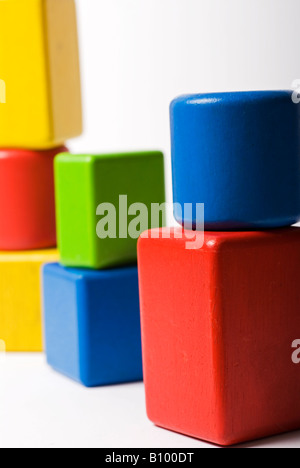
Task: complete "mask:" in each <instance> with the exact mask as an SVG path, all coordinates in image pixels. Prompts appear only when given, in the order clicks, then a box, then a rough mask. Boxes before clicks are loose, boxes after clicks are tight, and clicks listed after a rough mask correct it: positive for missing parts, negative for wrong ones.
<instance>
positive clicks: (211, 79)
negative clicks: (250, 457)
mask: <svg viewBox="0 0 300 468" xmlns="http://www.w3.org/2000/svg"><path fill="white" fill-rule="evenodd" d="M77 4H78V21H79V33H80V44H81V65H82V84H83V98H84V116H85V133H84V135H83V136H82V137H80V138H79V139H77V140H74V141H73V142H70V144H69V147H70V148H71V149H72V150H74V151H75V152H89V151H92V152H102V151H114V150H120V151H123V150H134V149H152V148H155V149H162V150H164V151H165V153H166V161H167V165H166V167H167V174H168V181H169V182H170V170H169V162H170V159H169V155H170V152H169V117H168V106H169V102H170V101H171V99H172V98H174V97H175V96H177V95H178V94H182V93H187V92H188V93H189V92H206V91H229V90H248V89H273V88H274V89H276V88H289V87H290V86H291V84H292V82H293V81H294V80H295V79H296V78H300V63H299V61H300V54H299V46H300V27H299V21H300V2H299V0H77ZM168 193H169V194H170V184H169V185H168ZM299 333H300V330H299ZM299 372H300V368H299ZM299 398H300V395H299ZM65 446H68V447H95V446H100V447H101V446H102V447H112V448H113V447H168V448H171V447H178V448H179V447H180V448H184V447H188V448H195V447H207V448H209V447H210V445H208V444H205V443H203V442H199V441H195V440H193V439H189V438H186V437H183V436H180V435H177V434H173V433H171V432H168V431H164V430H162V429H158V428H155V427H154V426H153V425H152V424H151V423H150V422H149V421H148V420H147V418H146V416H145V407H144V392H143V385H142V384H135V385H125V386H115V387H108V388H101V389H94V390H87V389H85V388H83V387H81V386H79V385H77V384H75V383H73V382H72V381H69V380H67V379H65V378H64V377H62V376H60V375H58V374H55V373H54V372H53V371H52V370H51V369H49V368H48V367H47V366H46V365H45V362H44V358H43V356H41V355H31V356H30V355H7V356H2V358H1V360H0V447H65ZM296 446H297V447H299V448H300V432H297V433H293V434H287V435H284V436H280V437H277V438H272V439H267V440H264V441H259V442H256V443H249V444H247V445H246V447H296Z"/></svg>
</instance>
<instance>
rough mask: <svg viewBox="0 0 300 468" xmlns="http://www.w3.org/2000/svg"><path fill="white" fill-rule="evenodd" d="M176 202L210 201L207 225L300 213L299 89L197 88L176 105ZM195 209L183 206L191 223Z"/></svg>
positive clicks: (252, 223) (270, 221)
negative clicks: (296, 97) (207, 90)
mask: <svg viewBox="0 0 300 468" xmlns="http://www.w3.org/2000/svg"><path fill="white" fill-rule="evenodd" d="M170 114H171V141H172V166H173V192H174V202H176V203H178V204H179V205H181V206H183V204H184V203H192V204H193V205H195V204H197V203H204V205H205V227H206V229H207V230H251V229H264V228H276V227H284V226H288V225H292V224H294V223H296V222H297V221H299V220H300V127H299V118H300V106H298V105H296V104H294V102H293V99H292V91H257V92H242V93H220V94H218V93H217V94H197V95H187V96H182V97H179V98H177V99H175V100H174V101H173V102H172V104H171V108H170ZM194 211H195V213H194V214H193V216H189V215H188V216H184V214H183V215H182V214H181V210H180V209H179V208H178V206H175V217H176V219H177V221H178V222H179V223H181V224H183V222H184V221H185V222H186V227H187V228H192V227H195V224H196V223H197V222H200V220H198V219H197V215H196V210H194Z"/></svg>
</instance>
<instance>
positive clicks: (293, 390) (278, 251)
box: [138, 228, 300, 446]
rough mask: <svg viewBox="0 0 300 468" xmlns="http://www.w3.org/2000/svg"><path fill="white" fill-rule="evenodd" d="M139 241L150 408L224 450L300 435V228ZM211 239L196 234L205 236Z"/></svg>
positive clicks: (162, 421) (164, 422)
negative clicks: (299, 344) (299, 354)
mask: <svg viewBox="0 0 300 468" xmlns="http://www.w3.org/2000/svg"><path fill="white" fill-rule="evenodd" d="M163 232H165V230H162V231H160V238H158V239H154V238H151V237H150V236H149V238H146V237H144V235H143V236H142V237H141V238H140V241H139V246H138V252H139V280H140V303H141V319H142V342H143V360H144V378H145V386H146V399H147V411H148V416H149V418H150V420H151V421H153V422H154V423H155V424H156V425H158V426H160V427H163V428H166V429H170V430H173V431H176V432H179V433H183V434H186V435H189V436H192V437H196V438H199V439H204V440H207V441H210V442H213V443H216V444H220V445H224V446H226V445H233V444H237V443H240V442H244V441H248V440H252V439H257V438H262V437H265V436H271V435H273V434H278V433H283V432H285V431H291V430H295V429H299V428H300V399H299V394H300V372H299V366H297V365H295V364H294V363H293V361H292V353H293V352H294V349H292V343H293V342H294V341H295V339H296V338H299V330H300V314H299V303H300V288H299V282H300V270H299V262H300V229H299V228H286V229H278V230H270V231H262V232H244V233H242V232H205V237H204V245H203V247H202V248H201V249H198V250H197V249H193V250H187V249H186V239H185V238H184V237H183V238H181V239H177V238H176V236H178V234H180V229H175V230H173V231H172V235H171V237H170V238H169V239H163V238H162V233H163ZM202 234H203V233H199V232H197V233H196V236H200V235H202Z"/></svg>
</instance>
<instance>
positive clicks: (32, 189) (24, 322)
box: [0, 0, 82, 351]
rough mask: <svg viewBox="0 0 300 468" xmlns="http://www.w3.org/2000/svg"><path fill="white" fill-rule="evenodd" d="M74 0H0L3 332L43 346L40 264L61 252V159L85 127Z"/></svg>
mask: <svg viewBox="0 0 300 468" xmlns="http://www.w3.org/2000/svg"><path fill="white" fill-rule="evenodd" d="M76 29H77V27H76V11H75V4H74V0H26V1H24V0H13V1H12V0H3V1H1V2H0V44H1V48H0V69H1V79H2V80H3V81H2V82H4V83H5V89H6V99H5V103H3V104H0V147H1V149H0V212H1V217H2V221H1V225H0V250H1V253H0V340H1V342H2V343H4V345H5V348H6V350H7V351H41V350H42V321H41V318H42V317H41V306H40V267H41V265H42V264H43V263H45V262H49V261H55V260H56V259H57V258H58V254H57V251H56V250H55V247H56V227H55V203H54V175H53V161H54V157H55V155H56V154H58V153H61V152H62V151H66V148H65V147H64V146H63V145H64V141H65V140H66V139H67V138H71V137H73V136H77V135H79V134H80V133H81V126H82V123H81V94H80V75H79V58H78V45H77V30H76Z"/></svg>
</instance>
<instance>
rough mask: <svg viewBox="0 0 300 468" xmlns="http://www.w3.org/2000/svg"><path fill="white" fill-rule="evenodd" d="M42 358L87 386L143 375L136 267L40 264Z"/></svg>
mask: <svg viewBox="0 0 300 468" xmlns="http://www.w3.org/2000/svg"><path fill="white" fill-rule="evenodd" d="M43 295H44V316H45V339H46V354H47V361H48V364H49V365H50V366H52V367H53V368H54V369H55V370H57V371H59V372H61V373H62V374H64V375H66V376H68V377H70V378H72V379H74V380H76V381H77V382H80V383H82V384H83V385H85V386H87V387H95V386H102V385H111V384H119V383H125V382H134V381H139V380H142V379H143V371H142V352H141V331H140V312H139V292H138V273H137V267H136V266H132V267H126V268H116V269H112V270H101V271H98V270H97V271H96V270H84V269H73V268H72V269H71V268H65V267H63V266H61V265H59V264H47V265H45V266H44V268H43Z"/></svg>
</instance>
